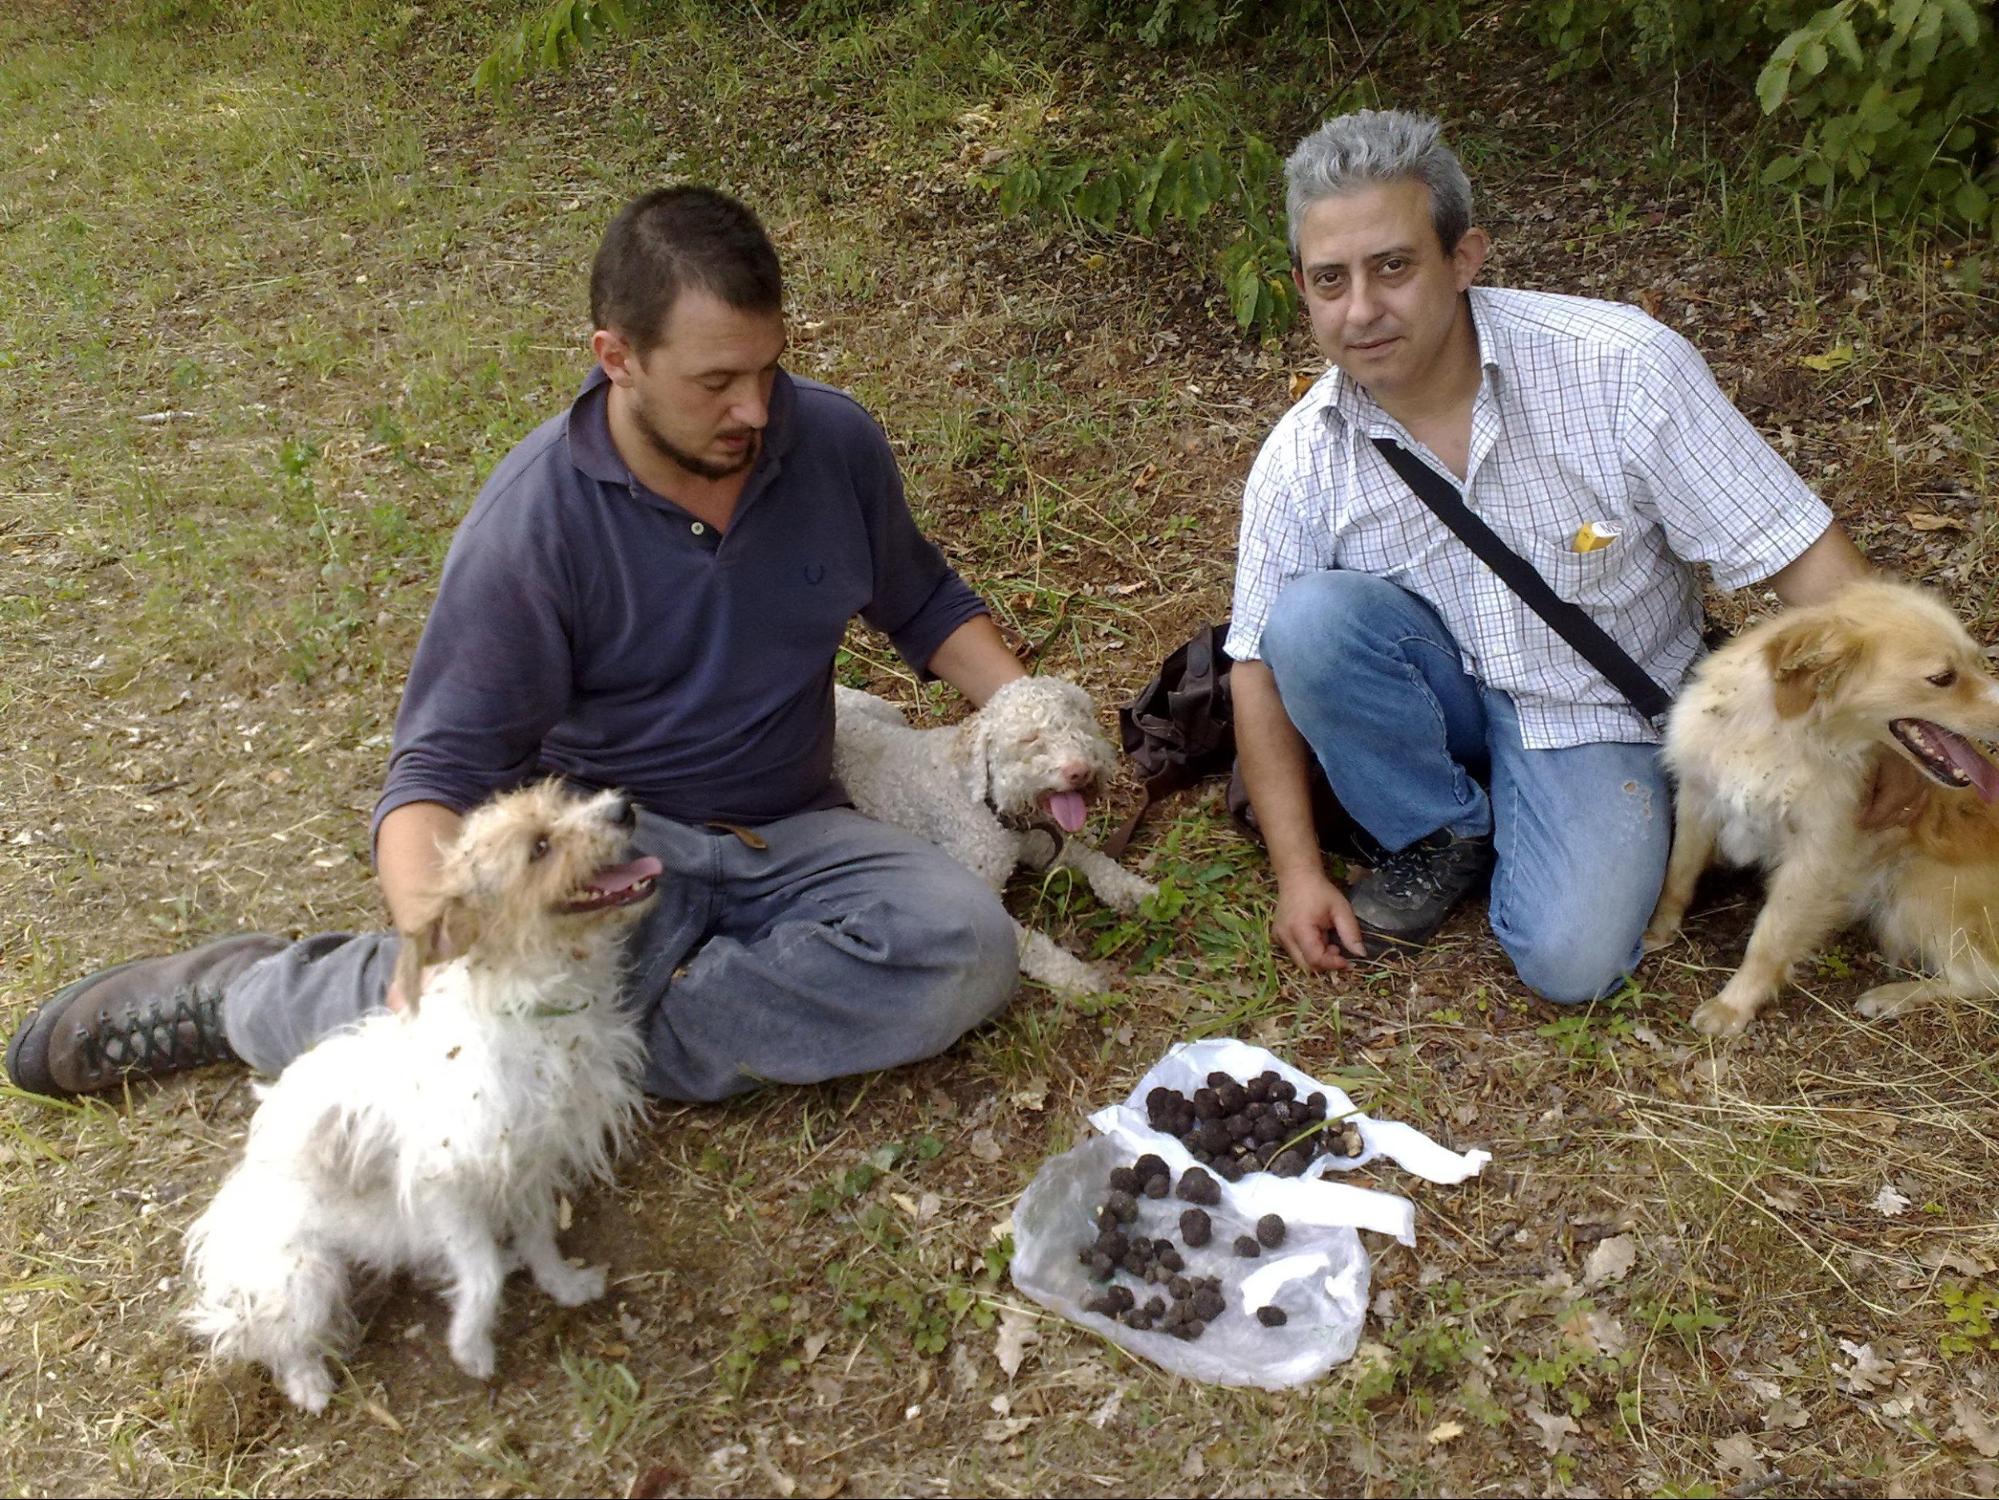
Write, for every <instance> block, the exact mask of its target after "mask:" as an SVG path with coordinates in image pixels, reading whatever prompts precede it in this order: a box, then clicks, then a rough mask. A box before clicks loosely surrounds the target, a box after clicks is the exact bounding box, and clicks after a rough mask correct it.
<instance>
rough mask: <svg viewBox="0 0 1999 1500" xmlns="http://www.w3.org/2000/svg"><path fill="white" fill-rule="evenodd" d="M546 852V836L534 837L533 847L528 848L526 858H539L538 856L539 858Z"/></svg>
mask: <svg viewBox="0 0 1999 1500" xmlns="http://www.w3.org/2000/svg"><path fill="white" fill-rule="evenodd" d="M546 853H548V840H547V838H545V837H544V838H538V839H536V840H535V841H534V847H533V848H532V849H530V850H528V858H529V859H540V858H541V857H542V856H543V855H544V854H546Z"/></svg>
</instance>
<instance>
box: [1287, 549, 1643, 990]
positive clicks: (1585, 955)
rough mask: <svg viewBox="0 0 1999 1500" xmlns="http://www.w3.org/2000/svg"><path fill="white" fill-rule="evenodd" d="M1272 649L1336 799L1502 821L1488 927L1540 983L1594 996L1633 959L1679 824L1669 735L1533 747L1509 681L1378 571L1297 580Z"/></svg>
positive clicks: (1384, 822) (1433, 827)
mask: <svg viewBox="0 0 1999 1500" xmlns="http://www.w3.org/2000/svg"><path fill="white" fill-rule="evenodd" d="M1263 659H1264V661H1265V663H1266V664H1267V665H1268V666H1269V668H1270V670H1271V673H1272V675H1273V676H1274V677H1275V678H1276V680H1277V691H1278V694H1279V696H1280V697H1281V698H1282V699H1283V701H1284V710H1285V712H1286V713H1287V714H1289V715H1290V718H1291V722H1292V723H1293V724H1295V725H1297V727H1298V732H1299V733H1300V734H1302V735H1303V736H1304V737H1305V739H1306V741H1307V743H1309V744H1310V745H1311V747H1312V750H1313V753H1314V754H1316V755H1317V756H1318V758H1319V763H1320V764H1321V765H1323V766H1324V767H1325V768H1326V775H1327V777H1328V779H1329V780H1331V782H1332V784H1333V791H1334V792H1335V793H1336V794H1337V795H1338V797H1339V799H1340V802H1341V803H1342V805H1344V806H1345V808H1346V809H1347V811H1348V812H1349V813H1351V814H1352V815H1353V817H1354V820H1355V821H1356V822H1358V823H1359V824H1360V825H1361V826H1362V827H1363V828H1365V829H1366V830H1367V831H1368V833H1369V834H1371V835H1372V836H1373V837H1374V838H1375V839H1376V840H1377V841H1378V842H1379V843H1380V844H1382V845H1383V846H1384V847H1385V848H1387V849H1390V850H1396V849H1401V848H1404V847H1406V846H1407V845H1409V844H1412V843H1414V842H1415V841H1416V840H1418V839H1420V838H1424V837H1426V836H1427V835H1429V834H1432V833H1435V832H1436V831H1437V830H1439V829H1445V828H1447V829H1449V830H1450V831H1451V832H1452V833H1454V834H1462V835H1485V834H1490V835H1491V836H1492V839H1493V845H1494V849H1495V851H1496V854H1497V856H1498V858H1497V862H1496V864H1495V865H1494V868H1493V874H1492V895H1491V899H1490V905H1489V911H1490V915H1491V919H1492V930H1493V934H1494V935H1495V936H1496V937H1497V938H1498V939H1499V944H1500V946H1501V947H1502V948H1504V949H1505V950H1506V954H1507V957H1509V958H1510V959H1512V960H1513V967H1514V969H1515V971H1516V972H1518V974H1519V975H1520V978H1521V980H1522V981H1523V982H1524V983H1525V984H1526V985H1527V987H1528V988H1529V989H1532V990H1533V991H1535V992H1536V993H1537V994H1540V995H1542V996H1544V997H1545V998H1547V999H1549V1000H1555V1001H1560V1002H1562V1003H1564V1004H1568V1003H1574V1002H1580V1001H1584V1000H1592V999H1596V998H1597V997H1599V996H1601V995H1606V994H1609V993H1610V992H1612V991H1613V990H1615V989H1616V988H1617V987H1618V986H1619V985H1620V984H1621V983H1622V982H1623V979H1624V976H1625V975H1627V974H1629V973H1630V972H1631V970H1632V969H1633V968H1634V967H1636V966H1637V963H1638V960H1639V957H1640V956H1641V953H1642V951H1643V950H1642V948H1641V945H1640V943H1639V935H1640V934H1641V933H1642V932H1643V931H1644V930H1645V922H1646V919H1647V918H1648V917H1650V916H1651V914H1652V907H1653V905H1654V903H1655V902H1656V901H1657V900H1658V898H1659V887H1660V885H1661V884H1662V883H1663V881H1664V879H1665V873H1666V853H1667V849H1668V846H1669V845H1670V843H1671V840H1672V823H1673V820H1672V802H1671V793H1670V790H1669V788H1668V785H1667V781H1666V775H1665V771H1664V768H1663V767H1662V766H1661V765H1660V762H1659V754H1658V747H1656V746H1653V745H1624V744H1598V745H1576V746H1573V747H1570V748H1568V749H1562V750H1529V749H1527V748H1526V747H1525V746H1524V745H1522V744H1521V742H1520V719H1519V715H1518V713H1517V712H1516V711H1515V709H1514V706H1513V700H1512V698H1511V697H1509V696H1508V695H1507V694H1505V693H1502V692H1500V691H1498V690H1497V689H1495V688H1490V687H1486V686H1484V685H1483V684H1481V683H1480V682H1478V681H1477V680H1476V679H1475V678H1473V677H1471V676H1469V675H1467V674H1466V672H1465V670H1464V665H1463V659H1462V657H1461V656H1460V654H1459V651H1458V645H1457V642H1456V641H1455V640H1454V639H1453V638H1452V636H1451V633H1450V632H1449V631H1448V630H1447V629H1445V628H1444V622H1443V621H1442V620H1440V619H1439V618H1438V617H1437V613H1436V611H1435V610H1433V609H1431V608H1430V606H1429V605H1428V604H1426V603H1425V602H1424V601H1423V600H1421V599H1419V598H1417V597H1416V596H1415V595H1414V594H1411V593H1409V592H1408V591H1407V590H1405V589H1402V588H1400V587H1398V586H1397V585H1395V584H1393V583H1390V582H1389V581H1387V580H1386V579H1382V578H1376V577H1374V576H1373V575H1371V574H1367V573H1352V572H1346V571H1341V570H1336V571H1333V572H1328V573H1310V574H1307V575H1305V576H1304V577H1302V578H1299V579H1297V580H1296V581H1294V582H1293V583H1291V584H1290V585H1288V586H1287V587H1286V588H1285V590H1284V592H1283V593H1282V594H1280V595H1279V596H1278V599H1277V603H1276V605H1275V606H1274V607H1273V609H1272V610H1271V613H1270V620H1269V623H1268V624H1267V625H1266V626H1265V627H1264V631H1263Z"/></svg>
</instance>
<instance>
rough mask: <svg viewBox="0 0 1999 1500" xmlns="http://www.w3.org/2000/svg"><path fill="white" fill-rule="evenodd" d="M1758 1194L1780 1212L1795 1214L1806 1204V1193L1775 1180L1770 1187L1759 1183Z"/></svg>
mask: <svg viewBox="0 0 1999 1500" xmlns="http://www.w3.org/2000/svg"><path fill="white" fill-rule="evenodd" d="M1756 1196H1757V1197H1759V1198H1761V1199H1762V1200H1763V1201H1764V1202H1765V1203H1766V1204H1768V1205H1769V1206H1770V1207H1771V1208H1774V1209H1776V1210H1777V1211H1778V1212H1779V1213H1786V1214H1794V1213H1796V1212H1797V1211H1798V1210H1799V1209H1801V1208H1803V1207H1804V1206H1805V1195H1804V1194H1803V1193H1800V1192H1799V1191H1798V1190H1797V1189H1796V1188H1789V1187H1784V1186H1782V1185H1780V1184H1778V1183H1774V1182H1773V1183H1772V1184H1771V1185H1770V1186H1768V1187H1764V1186H1763V1185H1762V1184H1760V1183H1759V1184H1758V1185H1757V1188H1756Z"/></svg>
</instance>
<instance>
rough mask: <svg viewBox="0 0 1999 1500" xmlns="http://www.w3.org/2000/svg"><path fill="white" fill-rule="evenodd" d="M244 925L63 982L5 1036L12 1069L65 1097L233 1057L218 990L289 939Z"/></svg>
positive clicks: (25, 1081)
mask: <svg viewBox="0 0 1999 1500" xmlns="http://www.w3.org/2000/svg"><path fill="white" fill-rule="evenodd" d="M290 946H291V944H290V943H289V942H287V941H286V940H285V939H284V938H280V937H272V936H270V935H269V934H267V933H261V932H241V933H237V934H235V935H234V936H233V937H226V938H218V939H217V940H216V941H214V942H212V943H208V944H205V945H203V946H202V947H199V948H195V949H192V950H190V951H189V952H186V953H174V954H169V955H168V956H167V957H165V958H137V959H133V960H132V961H131V962H130V963H122V964H119V965H117V966H116V967H114V968H109V969H100V970H99V971H98V972H97V973H95V974H91V975H87V976H86V977H84V978H82V979H79V980H77V981H76V982H75V983H74V984H71V985H66V986H64V987H63V988H62V989H60V990H57V991H56V992H55V994H54V995H52V996H51V997H50V998H49V1001H48V1003H47V1004H46V1005H44V1006H42V1007H41V1009H39V1010H37V1011H35V1012H34V1013H33V1014H32V1015H30V1016H29V1017H28V1019H27V1020H26V1021H25V1022H24V1023H23V1024H22V1026H21V1029H20V1030H19V1031H17V1032H16V1033H15V1034H14V1040H13V1041H11V1042H9V1043H8V1044H7V1076H8V1077H9V1078H10V1079H12V1080H13V1083H14V1086H15V1087H16V1088H18V1089H23V1090H25V1091H26V1092H28V1093H30V1094H46V1095H48V1096H49V1097H51V1098H55V1099H65V1098H68V1097H69V1096H70V1095H72V1094H94V1093H98V1092H101V1091H102V1090H104V1089H109V1088H115V1087H117V1085H118V1084H119V1083H120V1082H122V1081H123V1080H124V1079H126V1078H128V1077H131V1076H134V1075H137V1076H140V1077H157V1076H159V1075H161V1074H165V1073H178V1072H180V1071H182V1070H183V1069H185V1068H198V1067H200V1066H201V1065H202V1064H203V1063H212V1062H221V1061H223V1060H224V1059H227V1058H233V1057H235V1055H236V1054H235V1052H233V1051H232V1050H231V1049H230V1046H229V1039H228V1038H227V1037H226V1036H224V1035H223V1034H222V991H223V989H224V987H225V986H226V985H227V984H228V983H229V981H230V980H232V979H234V978H235V977H236V976H237V975H238V974H241V973H242V972H243V971H244V970H245V969H247V968H249V967H250V965H251V964H253V963H256V962H257V961H258V960H259V959H262V958H268V957H270V956H271V955H272V954H273V953H278V952H281V951H283V950H284V949H286V948H288V947H290Z"/></svg>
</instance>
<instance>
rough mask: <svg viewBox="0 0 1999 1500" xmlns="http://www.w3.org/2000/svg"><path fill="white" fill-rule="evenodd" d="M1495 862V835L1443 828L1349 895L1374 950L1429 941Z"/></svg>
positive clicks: (1378, 870) (1391, 858) (1401, 851)
mask: <svg viewBox="0 0 1999 1500" xmlns="http://www.w3.org/2000/svg"><path fill="white" fill-rule="evenodd" d="M1492 859H1493V854H1492V835H1490V834H1481V835H1479V836H1477V837H1472V838H1467V837H1464V836H1462V835H1459V834H1454V833H1452V832H1451V831H1450V830H1449V829H1443V828H1440V829H1438V830H1437V831H1436V832H1435V833H1433V834H1431V835H1430V836H1429V837H1428V838H1426V839H1418V840H1417V841H1416V842H1415V843H1413V844H1411V845H1410V846H1409V847H1408V848H1406V849H1398V850H1397V851H1396V852H1395V853H1393V854H1391V855H1389V856H1388V857H1387V858H1386V859H1384V860H1382V862H1381V863H1380V864H1378V865H1376V866H1375V867H1374V873H1373V874H1371V875H1369V876H1368V877H1367V878H1366V879H1365V880H1362V881H1360V882H1358V883H1357V884H1356V885H1355V886H1354V888H1353V890H1352V891H1350V892H1349V893H1348V896H1347V899H1348V901H1349V902H1350V903H1351V904H1352V906H1353V911H1354V915H1355V916H1356V917H1358V918H1359V919H1360V930H1361V933H1362V935H1363V936H1364V937H1365V938H1366V939H1367V942H1368V947H1369V948H1370V949H1371V950H1377V951H1378V950H1380V949H1382V948H1393V947H1415V946H1417V945H1418V944H1421V943H1426V942H1428V941H1429V940H1430V937H1431V935H1432V934H1433V933H1435V932H1436V930H1437V929H1438V928H1439V927H1441V926H1443V925H1444V918H1445V917H1448V916H1449V915H1450V914H1451V912H1452V910H1453V909H1454V908H1455V907H1456V906H1457V904H1458V903H1459V902H1460V901H1462V900H1464V898H1465V897H1466V896H1469V895H1470V894H1471V893H1472V892H1473V891H1474V890H1476V889H1477V888H1478V885H1479V883H1480V882H1481V881H1483V880H1484V879H1485V877H1486V876H1487V875H1488V874H1490V873H1491V871H1492Z"/></svg>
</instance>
